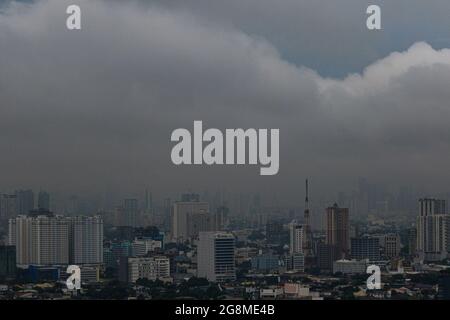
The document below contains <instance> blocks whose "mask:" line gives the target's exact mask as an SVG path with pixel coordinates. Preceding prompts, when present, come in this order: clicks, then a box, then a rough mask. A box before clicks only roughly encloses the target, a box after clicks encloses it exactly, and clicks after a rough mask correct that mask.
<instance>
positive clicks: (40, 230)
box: [8, 209, 103, 266]
mask: <svg viewBox="0 0 450 320" xmlns="http://www.w3.org/2000/svg"><path fill="white" fill-rule="evenodd" d="M8 236H9V244H10V245H13V246H15V248H16V260H17V264H18V265H41V266H50V265H66V264H69V263H73V264H80V265H82V264H101V263H102V262H103V222H102V220H101V218H100V217H81V216H77V217H64V216H55V215H54V214H53V213H51V212H49V211H45V210H43V209H40V210H34V211H31V212H30V214H28V215H27V216H25V215H20V216H18V217H16V218H13V219H10V220H9V235H8Z"/></svg>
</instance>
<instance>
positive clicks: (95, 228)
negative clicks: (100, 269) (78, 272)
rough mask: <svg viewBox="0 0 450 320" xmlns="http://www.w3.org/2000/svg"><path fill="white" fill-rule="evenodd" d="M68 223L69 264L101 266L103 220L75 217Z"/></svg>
mask: <svg viewBox="0 0 450 320" xmlns="http://www.w3.org/2000/svg"><path fill="white" fill-rule="evenodd" d="M68 219H69V221H70V230H69V244H70V245H69V247H70V248H69V249H70V263H73V264H77V265H82V264H101V263H102V262H103V220H102V218H101V217H100V216H93V217H88V216H76V217H70V218H68Z"/></svg>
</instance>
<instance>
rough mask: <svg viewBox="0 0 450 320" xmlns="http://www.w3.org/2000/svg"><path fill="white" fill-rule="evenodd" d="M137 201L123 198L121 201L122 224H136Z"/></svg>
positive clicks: (133, 225) (129, 225)
mask: <svg viewBox="0 0 450 320" xmlns="http://www.w3.org/2000/svg"><path fill="white" fill-rule="evenodd" d="M138 213H139V208H138V201H137V199H125V200H124V201H123V214H124V224H123V225H124V226H127V227H137V226H138Z"/></svg>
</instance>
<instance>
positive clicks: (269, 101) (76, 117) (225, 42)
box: [0, 0, 450, 195]
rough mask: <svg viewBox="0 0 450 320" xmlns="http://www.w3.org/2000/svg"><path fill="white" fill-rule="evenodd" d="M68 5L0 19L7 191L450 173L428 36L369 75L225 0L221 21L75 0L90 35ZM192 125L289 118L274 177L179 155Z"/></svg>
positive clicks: (24, 8) (1, 133)
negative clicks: (173, 137) (173, 153)
mask: <svg viewBox="0 0 450 320" xmlns="http://www.w3.org/2000/svg"><path fill="white" fill-rule="evenodd" d="M68 3H69V2H65V1H56V0H47V1H37V2H36V3H35V4H32V5H19V4H15V5H13V6H11V7H9V9H8V10H6V12H5V13H3V14H1V15H0V50H1V54H0V108H1V110H0V112H1V117H0V147H1V150H2V156H1V158H0V166H1V167H2V168H7V169H3V170H4V172H2V175H1V177H2V182H1V184H2V186H3V187H6V186H11V185H13V186H17V185H31V186H47V187H48V188H53V189H61V190H84V191H86V190H89V191H91V190H97V189H99V188H104V187H110V186H120V187H121V188H140V187H141V186H142V185H144V184H151V185H153V186H154V188H160V189H161V190H170V189H182V188H187V187H192V188H196V187H204V186H211V187H212V188H215V187H221V186H226V187H233V188H234V189H239V188H243V189H246V190H254V189H255V188H256V187H255V186H258V188H260V189H263V190H264V189H267V190H278V191H279V192H280V193H284V194H286V195H295V194H297V193H298V190H297V188H298V181H299V180H300V179H303V178H304V177H306V176H310V177H313V178H314V179H316V180H318V181H321V183H322V185H323V187H324V188H326V187H328V188H330V189H335V188H341V187H342V186H343V185H344V184H345V183H348V182H349V181H353V180H355V179H356V177H358V176H360V175H362V176H369V177H374V178H377V179H385V180H388V181H395V182H417V181H420V182H423V183H432V184H433V186H438V187H442V186H445V184H446V181H447V180H448V178H449V177H448V174H447V173H446V171H448V170H446V166H447V163H448V161H449V159H450V152H449V150H450V148H449V142H450V141H449V138H450V130H449V129H448V128H449V127H448V119H449V118H450V106H449V101H450V91H449V90H448V83H450V51H449V50H447V49H445V50H437V49H433V48H432V47H431V46H430V45H428V44H426V43H424V42H419V43H417V44H414V45H413V46H412V47H411V48H409V49H408V50H407V51H401V52H397V53H392V54H391V55H389V56H387V57H385V58H382V59H379V60H377V61H374V62H372V63H371V64H370V65H368V66H367V67H366V68H365V70H364V71H363V72H362V73H361V74H358V73H352V74H350V75H348V76H346V77H344V78H340V79H339V78H324V77H321V76H320V75H319V74H318V73H317V72H316V71H314V70H313V69H311V68H306V67H301V66H300V65H301V64H300V63H298V62H295V64H293V63H291V62H288V60H286V59H285V58H284V56H283V55H282V53H280V51H279V50H278V49H277V47H276V45H274V42H276V41H272V37H270V36H264V35H263V34H262V33H261V34H258V33H256V32H250V31H247V30H245V29H246V28H244V26H242V25H240V23H231V22H230V21H232V20H231V19H228V18H227V11H226V10H225V8H222V7H220V6H219V8H222V9H223V12H224V15H223V17H222V19H215V18H216V17H215V16H212V15H210V14H211V12H208V14H206V13H202V12H199V13H198V14H197V15H196V14H195V12H193V11H187V10H180V9H175V8H170V7H168V6H162V5H155V6H153V5H151V6H145V7H142V6H137V5H136V6H135V5H134V4H132V3H127V4H124V3H123V2H121V3H118V2H116V3H112V2H109V1H78V3H79V4H80V5H81V7H82V18H83V25H82V27H83V29H82V30H81V31H68V30H66V29H65V17H66V15H65V8H66V5H67V4H68ZM245 3H246V4H247V6H246V5H244V4H245ZM245 3H244V4H243V7H244V8H246V7H250V4H251V2H250V0H248V1H246V2H245ZM264 4H267V1H265V2H262V6H263V7H262V9H259V10H262V11H264V10H263V8H264ZM235 5H236V4H235V3H234V2H233V1H230V2H229V6H230V8H233V7H234V6H235ZM283 5H285V6H286V8H285V9H284V10H285V11H286V14H287V13H288V11H289V10H287V8H289V5H293V2H289V1H286V2H284V1H281V2H280V4H279V6H283ZM193 6H194V5H193ZM252 6H254V5H253V4H252ZM230 10H231V9H230ZM281 10H282V9H281V8H279V9H278V10H277V12H278V13H280V11H281ZM315 10H318V8H317V9H314V8H312V9H310V11H309V15H311V14H313V13H314V12H315ZM285 11H283V12H285ZM277 12H275V13H277ZM341 14H344V12H343V11H342V12H341ZM255 15H257V16H259V17H264V12H258V13H257V14H255ZM252 19H256V18H255V17H249V20H252ZM287 20H289V19H287ZM277 21H278V20H277ZM322 22H324V19H319V20H318V22H317V25H314V23H315V20H313V19H310V23H309V27H310V28H311V29H312V30H321V26H322V24H321V23H322ZM338 22H339V23H338ZM338 22H337V21H335V23H338V25H339V26H340V25H341V24H342V27H341V28H343V29H352V28H354V27H353V26H352V24H351V23H350V25H346V24H345V19H343V18H340V19H339V20H338ZM280 23H281V22H280ZM292 23H293V24H292V28H296V27H298V25H297V24H295V23H294V20H292ZM363 23H364V21H363ZM248 24H249V25H250V24H251V22H248ZM271 24H272V25H274V26H275V27H276V26H277V24H276V23H275V24H273V23H272V22H271V21H267V26H265V28H269V27H270V25H271ZM257 25H258V24H255V26H257ZM255 26H254V27H252V28H256V27H255ZM363 26H364V24H362V25H361V28H363ZM263 29H264V28H263ZM300 29H301V28H300ZM255 30H256V29H255ZM338 31H339V30H338ZM384 32H387V31H384ZM357 33H358V32H357ZM338 34H340V32H338ZM338 34H334V37H337V36H338ZM315 37H319V36H318V35H316V36H315ZM347 37H350V35H345V36H344V38H347ZM357 38H358V36H357ZM335 41H336V40H335ZM349 41H350V40H349ZM311 45H312V47H311V48H313V49H311V48H310V49H311V50H312V51H311V52H316V54H317V56H318V57H319V58H317V59H322V57H323V59H325V61H326V60H328V62H330V61H331V60H330V57H332V56H333V54H334V53H333V51H332V50H330V49H331V48H327V47H326V46H325V47H321V50H322V49H323V50H325V51H326V54H324V53H322V51H321V50H319V47H318V44H317V43H316V44H311ZM369 47H370V46H368V47H367V48H369ZM359 48H360V44H356V43H353V47H350V48H346V49H345V52H342V51H341V52H339V53H336V54H337V55H339V54H342V55H347V53H346V52H348V55H351V54H353V52H357V50H359ZM364 50H365V49H364ZM366 58H367V56H366ZM366 58H364V59H366ZM193 120H203V122H204V126H206V127H217V128H220V129H225V128H236V127H244V128H247V127H255V128H280V139H281V141H280V148H281V151H280V152H281V154H280V173H279V174H278V175H277V176H274V177H260V176H259V175H258V174H259V170H258V168H257V167H241V168H237V167H176V166H174V165H172V164H171V162H170V150H171V147H172V143H171V142H170V134H171V132H172V130H174V129H176V128H179V127H186V128H188V129H191V128H192V123H193ZM430 181H431V182H430ZM236 186H238V187H236Z"/></svg>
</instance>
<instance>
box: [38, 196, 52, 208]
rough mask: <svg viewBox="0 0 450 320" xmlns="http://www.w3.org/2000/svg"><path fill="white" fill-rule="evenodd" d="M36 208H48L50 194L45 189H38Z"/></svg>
mask: <svg viewBox="0 0 450 320" xmlns="http://www.w3.org/2000/svg"><path fill="white" fill-rule="evenodd" d="M38 209H44V210H50V194H48V193H47V192H45V191H39V195H38Z"/></svg>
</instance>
